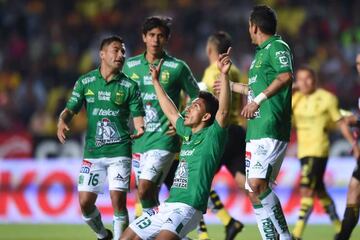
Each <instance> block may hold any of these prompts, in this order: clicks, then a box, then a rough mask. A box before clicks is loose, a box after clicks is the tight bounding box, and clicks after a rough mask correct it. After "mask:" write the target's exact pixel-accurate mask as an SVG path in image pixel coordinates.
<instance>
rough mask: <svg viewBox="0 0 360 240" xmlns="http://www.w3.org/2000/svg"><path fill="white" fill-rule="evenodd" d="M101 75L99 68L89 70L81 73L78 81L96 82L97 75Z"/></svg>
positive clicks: (83, 82) (85, 82) (81, 82)
mask: <svg viewBox="0 0 360 240" xmlns="http://www.w3.org/2000/svg"><path fill="white" fill-rule="evenodd" d="M98 75H99V69H94V70H92V71H90V72H87V73H85V74H83V75H81V76H80V77H79V78H78V80H77V81H76V82H77V84H79V83H80V84H82V85H87V84H89V83H92V82H95V80H96V77H97V76H98Z"/></svg>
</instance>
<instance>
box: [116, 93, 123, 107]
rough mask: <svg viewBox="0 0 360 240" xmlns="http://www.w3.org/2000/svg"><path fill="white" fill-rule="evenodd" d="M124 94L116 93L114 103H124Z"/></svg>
mask: <svg viewBox="0 0 360 240" xmlns="http://www.w3.org/2000/svg"><path fill="white" fill-rule="evenodd" d="M124 97H125V93H124V92H123V91H118V92H116V94H115V103H116V104H122V103H123V102H124Z"/></svg>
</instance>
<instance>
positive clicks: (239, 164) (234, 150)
mask: <svg viewBox="0 0 360 240" xmlns="http://www.w3.org/2000/svg"><path fill="white" fill-rule="evenodd" d="M245 137H246V132H245V130H244V128H242V127H241V126H238V125H230V126H229V128H228V139H227V142H226V145H225V150H224V154H223V156H222V158H221V160H220V165H219V168H218V169H217V171H216V172H218V171H219V170H220V168H221V166H225V167H226V168H227V170H229V172H230V173H231V175H233V177H235V174H236V172H240V173H241V174H244V175H245V148H246V142H245Z"/></svg>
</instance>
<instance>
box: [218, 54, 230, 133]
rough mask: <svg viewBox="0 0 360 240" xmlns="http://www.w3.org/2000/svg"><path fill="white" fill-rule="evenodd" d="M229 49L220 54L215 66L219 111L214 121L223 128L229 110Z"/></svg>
mask: <svg viewBox="0 0 360 240" xmlns="http://www.w3.org/2000/svg"><path fill="white" fill-rule="evenodd" d="M230 52H231V47H229V49H228V51H227V52H226V53H223V54H220V55H219V58H218V61H217V66H218V68H219V70H220V77H219V80H220V84H221V87H220V89H221V90H220V93H219V109H218V111H217V113H216V116H215V119H216V121H217V122H218V123H219V125H220V126H221V127H225V126H226V124H227V120H228V117H229V109H230V104H231V100H230V97H231V93H230V85H229V70H230V67H231V59H230Z"/></svg>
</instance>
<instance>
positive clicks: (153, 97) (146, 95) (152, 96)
mask: <svg viewBox="0 0 360 240" xmlns="http://www.w3.org/2000/svg"><path fill="white" fill-rule="evenodd" d="M141 98H142V99H143V100H144V101H150V100H157V99H158V98H157V96H156V94H155V93H141Z"/></svg>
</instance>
